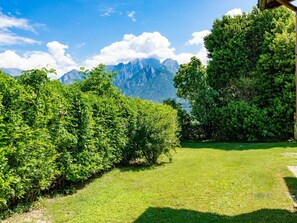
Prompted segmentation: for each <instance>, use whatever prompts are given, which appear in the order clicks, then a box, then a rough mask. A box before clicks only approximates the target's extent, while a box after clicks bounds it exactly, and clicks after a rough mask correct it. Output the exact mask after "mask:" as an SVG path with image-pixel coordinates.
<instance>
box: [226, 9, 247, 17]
mask: <svg viewBox="0 0 297 223" xmlns="http://www.w3.org/2000/svg"><path fill="white" fill-rule="evenodd" d="M242 14H243V11H242V9H239V8H235V9H232V10H230V11H228V12H227V13H226V14H225V15H229V16H231V17H234V16H236V15H242Z"/></svg>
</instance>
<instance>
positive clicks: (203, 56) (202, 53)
mask: <svg viewBox="0 0 297 223" xmlns="http://www.w3.org/2000/svg"><path fill="white" fill-rule="evenodd" d="M210 33H211V32H210V31H209V30H203V31H200V32H194V33H193V34H192V38H191V39H190V40H188V41H187V42H186V45H188V46H197V47H198V49H199V50H198V53H196V54H182V55H181V60H183V61H186V62H188V61H189V58H191V56H196V57H197V58H199V59H200V61H201V62H202V63H203V64H204V65H206V64H207V63H208V57H207V54H208V52H207V49H206V48H205V45H204V38H205V37H206V36H207V35H209V34H210Z"/></svg>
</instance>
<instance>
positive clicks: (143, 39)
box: [85, 32, 175, 67]
mask: <svg viewBox="0 0 297 223" xmlns="http://www.w3.org/2000/svg"><path fill="white" fill-rule="evenodd" d="M174 51H175V49H174V48H172V47H171V43H170V42H169V40H168V39H167V38H166V37H165V36H162V35H161V34H160V33H159V32H152V33H149V32H144V33H143V34H141V35H139V36H135V35H133V34H126V35H124V37H123V39H122V40H121V41H119V42H115V43H112V44H111V45H109V46H106V47H104V48H103V49H102V50H100V53H99V54H98V55H96V56H93V57H91V58H89V59H87V60H86V61H85V65H86V66H87V67H93V66H97V65H98V64H100V63H103V64H106V65H114V64H117V63H121V62H123V63H126V62H129V61H131V60H134V59H137V58H150V57H154V58H157V59H160V60H164V59H166V58H170V57H171V58H173V56H174Z"/></svg>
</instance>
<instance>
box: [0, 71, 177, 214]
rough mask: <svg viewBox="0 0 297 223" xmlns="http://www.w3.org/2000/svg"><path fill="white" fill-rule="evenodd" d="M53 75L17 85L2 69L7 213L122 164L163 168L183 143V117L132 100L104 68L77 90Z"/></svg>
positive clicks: (0, 151) (32, 75) (0, 200)
mask: <svg viewBox="0 0 297 223" xmlns="http://www.w3.org/2000/svg"><path fill="white" fill-rule="evenodd" d="M47 72H49V71H48V70H45V69H43V70H30V71H26V72H24V73H23V75H22V76H20V77H19V78H18V79H17V80H15V79H13V78H11V77H8V76H6V75H5V74H3V73H2V72H1V71H0V211H1V212H2V211H3V210H5V209H7V208H9V207H10V206H12V205H15V204H17V203H18V202H19V201H20V200H24V199H25V200H26V201H30V202H31V201H33V200H34V199H36V197H37V196H38V195H39V194H40V193H41V192H42V191H43V190H46V189H49V188H50V187H52V186H59V187H63V186H64V185H65V183H66V182H72V183H75V182H79V181H83V180H86V179H88V178H89V177H91V176H92V175H93V174H95V173H98V172H101V171H104V170H108V169H110V168H111V167H113V166H114V165H116V164H118V163H120V162H122V163H128V162H130V161H132V160H135V159H138V158H142V159H145V160H146V161H147V162H148V163H149V164H156V163H157V160H158V158H159V157H160V156H161V155H162V154H164V155H166V156H169V157H170V151H171V150H173V149H174V148H175V146H177V144H178V139H177V137H176V132H177V130H178V127H177V117H176V112H175V111H174V110H173V109H172V108H170V107H169V106H163V105H157V104H154V103H152V102H146V101H142V100H139V99H131V98H127V97H124V96H123V95H121V94H120V92H119V91H118V90H117V89H116V88H115V87H114V86H113V85H112V75H111V74H108V73H107V72H106V71H105V70H104V67H102V66H100V67H98V68H94V69H93V70H92V71H90V72H88V75H86V76H88V78H89V79H86V80H84V81H82V82H81V83H79V84H75V85H73V86H64V85H62V84H61V83H59V82H58V81H50V80H49V79H48V78H47ZM0 218H1V216H0Z"/></svg>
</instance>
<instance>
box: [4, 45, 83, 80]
mask: <svg viewBox="0 0 297 223" xmlns="http://www.w3.org/2000/svg"><path fill="white" fill-rule="evenodd" d="M47 47H48V52H42V51H30V52H25V53H23V54H20V53H16V52H15V51H11V50H7V51H4V52H3V53H0V67H4V68H19V69H21V70H29V69H34V68H43V67H45V68H49V69H50V68H54V69H56V71H57V76H52V78H58V77H60V76H61V75H62V74H64V73H65V72H67V71H69V70H71V69H76V68H77V66H76V63H75V62H74V60H73V59H72V58H71V56H70V55H69V54H66V53H65V49H67V48H68V46H67V45H64V44H61V43H59V42H57V41H53V42H49V43H48V44H47Z"/></svg>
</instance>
